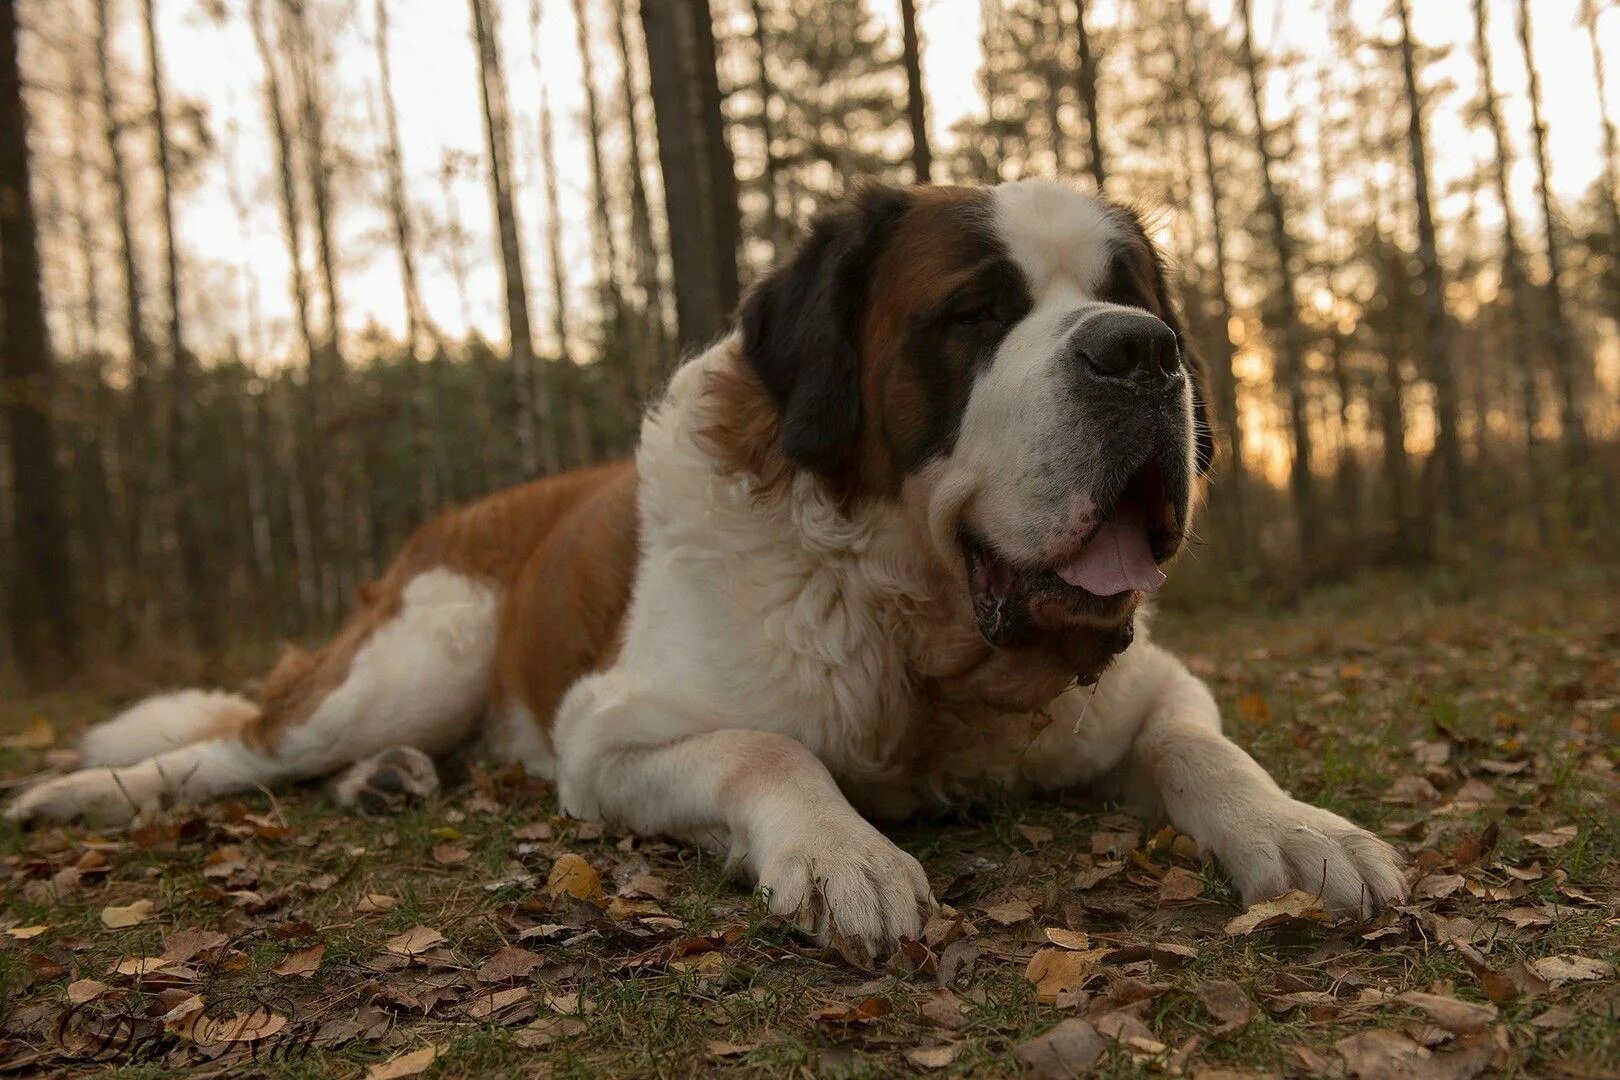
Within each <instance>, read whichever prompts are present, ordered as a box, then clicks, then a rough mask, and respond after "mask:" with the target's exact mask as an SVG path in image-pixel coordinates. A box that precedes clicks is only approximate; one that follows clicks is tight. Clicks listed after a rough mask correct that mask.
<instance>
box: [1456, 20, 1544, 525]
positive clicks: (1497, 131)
mask: <svg viewBox="0 0 1620 1080" xmlns="http://www.w3.org/2000/svg"><path fill="white" fill-rule="evenodd" d="M1473 5H1474V52H1475V56H1476V59H1477V60H1478V62H1479V72H1480V76H1479V82H1480V91H1481V94H1482V95H1483V96H1482V97H1481V104H1482V106H1483V110H1482V111H1483V113H1484V115H1485V122H1486V127H1487V129H1488V130H1489V131H1490V133H1491V143H1492V150H1493V153H1492V155H1491V179H1492V181H1493V183H1494V185H1495V188H1496V200H1497V202H1499V203H1501V204H1502V292H1503V293H1504V294H1505V295H1506V297H1507V308H1508V322H1509V325H1510V326H1511V327H1512V339H1511V340H1512V347H1513V369H1514V371H1515V372H1516V373H1517V375H1518V389H1519V409H1520V418H1521V423H1522V424H1523V425H1524V452H1525V470H1526V471H1525V475H1526V478H1527V479H1528V481H1529V485H1530V493H1531V494H1530V503H1531V505H1532V507H1534V512H1535V519H1536V539H1537V540H1538V541H1539V542H1540V543H1542V544H1546V543H1548V542H1549V541H1550V540H1551V539H1552V524H1551V521H1550V520H1549V518H1548V514H1547V501H1546V492H1547V487H1546V481H1545V479H1544V477H1543V476H1542V466H1541V452H1540V450H1539V448H1538V445H1537V444H1538V439H1537V438H1536V422H1537V420H1538V419H1539V418H1540V416H1541V390H1540V387H1538V386H1537V380H1536V369H1537V363H1536V342H1535V326H1534V323H1535V314H1534V311H1533V306H1534V305H1533V304H1532V303H1531V301H1530V292H1529V289H1528V288H1527V286H1526V278H1525V271H1524V249H1523V248H1522V247H1521V246H1520V243H1519V226H1518V219H1517V216H1516V215H1515V214H1514V212H1513V194H1512V184H1511V180H1510V176H1511V173H1512V163H1511V162H1510V161H1509V160H1508V155H1509V153H1510V150H1509V147H1508V141H1507V136H1506V135H1505V134H1504V132H1503V126H1502V107H1501V103H1500V101H1499V100H1498V98H1497V96H1496V84H1495V78H1494V75H1493V74H1492V71H1491V68H1492V56H1491V47H1490V38H1489V34H1488V33H1487V28H1486V10H1485V0H1473Z"/></svg>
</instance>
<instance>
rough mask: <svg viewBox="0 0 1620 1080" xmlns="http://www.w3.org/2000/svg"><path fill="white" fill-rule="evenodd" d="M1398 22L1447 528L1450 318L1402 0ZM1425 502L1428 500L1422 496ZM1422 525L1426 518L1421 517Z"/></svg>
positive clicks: (1459, 466) (1451, 510) (1454, 476)
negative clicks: (1436, 236)
mask: <svg viewBox="0 0 1620 1080" xmlns="http://www.w3.org/2000/svg"><path fill="white" fill-rule="evenodd" d="M1396 11H1397V13H1398V14H1399V16H1400V21H1401V75H1402V78H1403V79H1404V80H1405V83H1406V105H1407V123H1406V142H1407V148H1408V150H1409V151H1410V154H1411V162H1412V190H1413V197H1414V201H1415V202H1416V203H1417V227H1418V263H1419V267H1420V272H1421V274H1422V280H1423V341H1424V346H1425V351H1426V353H1427V357H1426V361H1425V366H1426V367H1427V369H1428V376H1429V381H1430V382H1431V383H1432V384H1433V386H1434V420H1435V432H1434V443H1435V445H1434V452H1435V457H1436V458H1437V459H1438V460H1439V465H1440V467H1439V469H1438V471H1437V474H1436V475H1434V476H1432V478H1431V483H1432V484H1438V485H1439V487H1440V488H1441V490H1442V492H1443V495H1444V499H1445V505H1446V512H1447V514H1448V515H1449V516H1450V518H1451V521H1452V524H1453V525H1455V526H1462V525H1464V524H1466V523H1467V520H1468V500H1467V498H1466V497H1465V492H1464V486H1465V484H1466V483H1467V475H1466V473H1465V471H1464V469H1463V461H1462V438H1461V435H1460V433H1459V432H1458V430H1457V426H1458V423H1459V419H1458V415H1459V411H1458V406H1457V377H1456V373H1455V371H1454V370H1453V367H1452V357H1451V320H1450V317H1449V316H1448V315H1447V314H1446V282H1445V276H1444V274H1443V272H1442V270H1441V267H1440V251H1439V247H1438V243H1437V241H1436V239H1435V231H1434V208H1433V206H1432V205H1431V204H1430V201H1429V152H1428V148H1427V146H1426V145H1425V143H1424V135H1423V99H1422V96H1421V94H1420V93H1419V91H1418V83H1417V61H1416V58H1415V56H1414V53H1415V50H1414V49H1413V47H1412V17H1411V12H1410V10H1409V3H1408V0H1397V3H1396ZM1425 501H1426V502H1427V501H1431V500H1430V499H1428V498H1426V499H1425ZM1424 517H1425V520H1426V524H1429V522H1428V519H1429V518H1430V517H1431V514H1430V513H1429V512H1428V511H1427V508H1426V512H1425V514H1424Z"/></svg>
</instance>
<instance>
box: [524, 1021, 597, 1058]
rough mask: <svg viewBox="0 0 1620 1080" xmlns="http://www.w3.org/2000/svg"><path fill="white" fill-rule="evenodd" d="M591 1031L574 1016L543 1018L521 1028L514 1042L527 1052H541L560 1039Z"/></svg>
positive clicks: (583, 1022)
mask: <svg viewBox="0 0 1620 1080" xmlns="http://www.w3.org/2000/svg"><path fill="white" fill-rule="evenodd" d="M587 1030H589V1027H588V1025H586V1023H585V1021H583V1020H576V1019H574V1018H573V1017H572V1016H542V1017H541V1018H540V1019H538V1020H536V1021H535V1022H534V1023H532V1024H530V1025H529V1026H528V1027H525V1028H521V1029H519V1031H518V1032H517V1034H516V1035H514V1036H512V1041H513V1042H515V1043H517V1044H518V1045H519V1046H521V1047H523V1048H524V1049H525V1050H540V1049H543V1048H544V1047H547V1046H550V1045H551V1044H552V1043H554V1042H556V1041H557V1040H559V1039H571V1038H573V1037H574V1036H575V1035H581V1034H584V1033H585V1032H586V1031H587Z"/></svg>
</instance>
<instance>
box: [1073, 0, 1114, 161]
mask: <svg viewBox="0 0 1620 1080" xmlns="http://www.w3.org/2000/svg"><path fill="white" fill-rule="evenodd" d="M1086 3H1087V0H1074V38H1075V45H1076V47H1077V48H1078V49H1079V53H1080V70H1079V72H1078V73H1077V74H1078V76H1079V77H1078V79H1077V80H1076V83H1075V86H1076V88H1077V89H1078V90H1079V91H1080V111H1081V112H1083V113H1084V114H1085V117H1086V137H1087V138H1088V139H1089V140H1090V145H1091V158H1090V160H1089V161H1088V162H1087V167H1088V168H1089V169H1090V171H1091V179H1092V182H1093V183H1095V184H1096V185H1097V190H1098V191H1102V190H1103V189H1104V188H1105V187H1106V186H1107V181H1108V165H1107V162H1106V161H1105V160H1104V157H1103V144H1102V123H1101V121H1100V119H1099V117H1100V116H1101V113H1100V112H1099V110H1098V108H1097V57H1096V54H1095V53H1094V52H1092V49H1091V34H1090V33H1089V32H1088V31H1087V30H1086Z"/></svg>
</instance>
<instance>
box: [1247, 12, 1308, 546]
mask: <svg viewBox="0 0 1620 1080" xmlns="http://www.w3.org/2000/svg"><path fill="white" fill-rule="evenodd" d="M1238 10H1239V15H1240V18H1241V19H1242V21H1243V46H1242V57H1243V66H1244V68H1245V70H1246V71H1247V73H1248V83H1249V103H1250V106H1251V108H1252V110H1253V114H1254V133H1255V143H1256V147H1257V149H1258V151H1259V154H1260V186H1261V198H1262V203H1263V205H1264V208H1265V213H1266V217H1267V220H1268V223H1269V224H1270V226H1271V244H1272V249H1273V250H1274V251H1275V253H1276V256H1277V279H1278V280H1277V284H1278V288H1277V289H1276V291H1275V292H1274V293H1273V294H1272V297H1273V299H1272V302H1271V303H1270V305H1269V307H1270V309H1271V312H1270V314H1271V319H1270V321H1271V323H1272V326H1273V328H1274V329H1276V330H1278V331H1279V332H1280V333H1279V337H1280V339H1281V340H1280V341H1279V342H1278V349H1277V367H1278V374H1279V375H1280V376H1281V381H1282V384H1283V390H1284V392H1285V393H1286V395H1287V399H1288V423H1289V428H1290V433H1291V436H1292V443H1293V464H1292V467H1291V468H1290V469H1289V474H1288V475H1289V488H1290V490H1291V493H1292V495H1293V502H1294V514H1295V516H1296V517H1297V518H1298V519H1299V542H1300V548H1301V551H1302V554H1303V556H1304V559H1305V560H1306V562H1307V563H1308V562H1309V561H1310V560H1311V559H1313V558H1314V557H1316V555H1317V554H1318V553H1319V550H1320V549H1319V541H1320V539H1321V523H1320V521H1319V519H1318V515H1317V505H1316V485H1315V480H1314V478H1313V477H1312V475H1311V429H1310V417H1309V415H1308V413H1307V402H1306V399H1305V348H1304V342H1303V340H1302V339H1303V333H1302V329H1303V328H1302V327H1301V326H1300V323H1299V287H1298V282H1297V278H1296V270H1295V263H1294V259H1295V254H1294V250H1295V249H1294V238H1293V234H1292V233H1291V232H1290V231H1289V228H1288V214H1287V211H1286V210H1285V209H1284V207H1283V199H1282V190H1281V189H1280V188H1279V186H1278V182H1277V178H1276V162H1275V159H1274V158H1273V157H1272V153H1271V141H1270V137H1269V135H1268V133H1267V130H1266V118H1265V109H1264V104H1263V100H1262V95H1261V91H1260V67H1259V63H1258V61H1257V60H1256V58H1255V55H1254V29H1253V20H1252V18H1251V17H1250V14H1249V0H1238Z"/></svg>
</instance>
